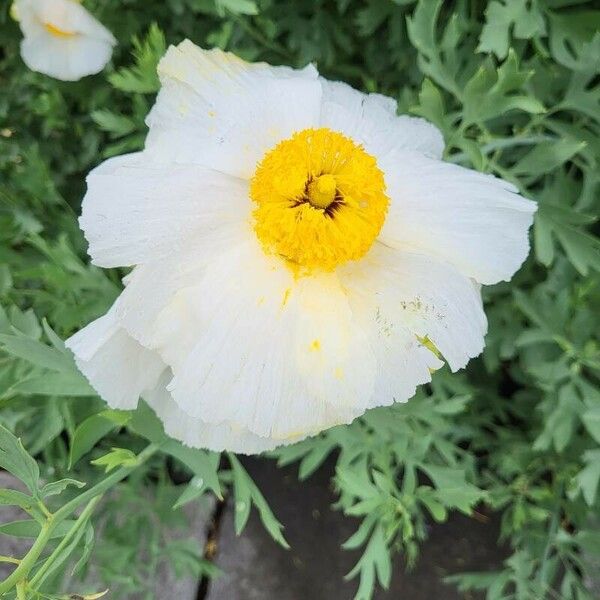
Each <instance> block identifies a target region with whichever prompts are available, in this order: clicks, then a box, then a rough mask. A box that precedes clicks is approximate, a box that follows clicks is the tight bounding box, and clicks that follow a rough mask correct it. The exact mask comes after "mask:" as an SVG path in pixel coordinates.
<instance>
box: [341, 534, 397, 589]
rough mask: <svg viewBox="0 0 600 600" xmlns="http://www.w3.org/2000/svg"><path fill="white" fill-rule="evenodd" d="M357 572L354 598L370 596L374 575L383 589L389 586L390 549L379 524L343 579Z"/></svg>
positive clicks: (390, 570)
mask: <svg viewBox="0 0 600 600" xmlns="http://www.w3.org/2000/svg"><path fill="white" fill-rule="evenodd" d="M358 574H360V584H359V588H358V591H357V594H356V598H365V599H366V598H371V596H372V592H373V588H374V586H375V576H377V580H378V581H379V583H380V584H381V585H382V586H383V587H384V588H385V589H387V588H388V587H389V584H390V580H391V575H392V563H391V560H390V550H389V549H388V547H387V544H386V542H385V536H384V535H383V529H382V528H381V526H379V525H378V526H376V527H375V528H374V529H373V533H372V535H371V537H370V539H369V543H368V544H367V547H366V548H365V551H364V553H363V555H362V556H361V557H360V559H359V561H358V562H357V563H356V565H355V566H354V568H353V569H352V570H351V571H350V572H349V573H348V574H347V575H346V576H345V579H351V578H353V577H355V576H356V575H358Z"/></svg>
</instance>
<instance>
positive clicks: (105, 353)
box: [65, 300, 165, 410]
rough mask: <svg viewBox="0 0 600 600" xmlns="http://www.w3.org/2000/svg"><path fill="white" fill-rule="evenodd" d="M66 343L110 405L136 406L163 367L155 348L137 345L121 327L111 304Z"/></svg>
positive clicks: (117, 406)
mask: <svg viewBox="0 0 600 600" xmlns="http://www.w3.org/2000/svg"><path fill="white" fill-rule="evenodd" d="M118 302H119V301H118V300H117V303H118ZM65 344H66V346H67V348H69V349H70V350H71V351H72V352H73V354H74V355H75V362H76V363H77V367H78V368H79V370H80V371H81V372H82V373H83V374H84V375H85V377H86V378H87V380H88V381H89V382H90V384H91V386H92V387H93V388H94V389H95V390H96V391H97V392H98V394H99V395H100V397H101V398H102V399H103V400H105V401H106V402H107V403H108V404H109V405H110V406H112V407H113V408H118V409H123V410H126V409H132V408H135V407H136V406H137V403H138V398H139V396H140V394H141V393H142V392H144V391H146V390H151V389H153V388H154V387H155V386H156V383H157V381H158V377H159V376H160V374H161V373H162V372H163V370H164V369H165V365H164V363H163V362H162V360H161V358H160V356H159V355H158V354H157V353H156V352H154V351H152V350H147V349H146V348H143V347H142V346H140V345H139V344H138V343H137V342H136V341H135V340H133V339H132V338H131V337H130V336H129V335H127V332H125V331H124V330H123V329H122V328H121V327H120V325H119V322H118V320H117V319H116V318H115V310H114V305H113V307H112V308H111V309H110V310H109V312H108V313H106V314H105V315H104V316H102V317H100V318H99V319H96V320H95V321H92V322H91V323H90V324H89V325H87V326H86V327H84V328H83V329H82V330H81V331H79V332H77V333H76V334H75V335H73V336H72V337H70V338H69V339H68V340H67V341H66V342H65Z"/></svg>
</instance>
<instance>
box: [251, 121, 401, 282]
mask: <svg viewBox="0 0 600 600" xmlns="http://www.w3.org/2000/svg"><path fill="white" fill-rule="evenodd" d="M250 196H251V197H252V200H253V201H254V203H255V209H254V212H253V216H254V230H255V231H256V235H257V236H258V238H259V240H260V241H261V243H262V244H263V247H264V248H265V251H267V252H270V253H275V254H279V255H280V256H281V257H282V258H284V259H285V260H286V261H288V262H289V263H290V266H292V267H293V268H294V269H298V268H300V270H301V273H302V274H305V273H307V272H311V271H314V270H325V271H330V270H333V269H335V267H337V266H338V265H341V264H343V263H345V262H347V261H349V260H357V259H359V258H361V257H362V256H363V255H364V254H365V253H366V252H367V251H368V250H369V248H370V247H371V245H372V244H373V242H374V241H375V238H376V237H377V235H378V234H379V231H380V230H381V227H382V225H383V222H384V221H385V216H386V213H387V208H388V204H389V198H388V197H387V196H386V194H385V182H384V179H383V173H382V172H381V170H380V169H379V168H378V166H377V162H376V161H375V159H374V158H373V157H372V156H371V155H370V154H367V153H366V152H365V151H364V150H363V148H362V147H361V146H359V145H357V144H355V143H354V142H353V141H352V140H351V139H350V138H347V137H346V136H344V135H342V134H341V133H337V132H335V131H332V130H331V129H327V128H325V127H322V128H320V129H304V130H303V131H299V132H297V133H295V134H294V135H293V136H292V137H291V138H288V139H286V140H283V141H282V142H280V143H279V144H277V146H275V147H274V148H273V149H271V150H270V151H268V152H267V153H266V154H265V156H264V157H263V159H262V160H261V162H260V163H259V164H258V167H257V169H256V172H255V173H254V176H253V177H252V181H251V184H250Z"/></svg>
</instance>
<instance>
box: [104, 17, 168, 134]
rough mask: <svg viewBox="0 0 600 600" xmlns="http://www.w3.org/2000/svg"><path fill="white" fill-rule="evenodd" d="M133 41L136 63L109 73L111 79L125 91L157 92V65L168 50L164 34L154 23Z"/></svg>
mask: <svg viewBox="0 0 600 600" xmlns="http://www.w3.org/2000/svg"><path fill="white" fill-rule="evenodd" d="M132 43H133V56H134V58H135V65H134V66H133V67H123V68H121V69H119V70H118V71H117V72H116V73H113V74H112V75H109V77H108V79H109V81H110V82H111V83H112V85H114V86H115V87H116V88H117V89H119V90H121V91H123V92H135V93H138V94H152V93H154V92H157V91H158V89H159V87H160V82H159V80H158V74H157V72H156V67H157V65H158V61H159V60H160V59H161V58H162V56H163V54H164V53H165V51H166V43H165V36H164V34H163V33H162V31H161V30H160V29H159V27H158V25H156V24H155V23H153V24H152V25H151V26H150V29H149V30H148V33H147V35H146V37H145V38H144V39H143V40H140V39H139V38H137V37H134V38H133V40H132ZM105 124H106V121H105ZM113 124H114V123H113Z"/></svg>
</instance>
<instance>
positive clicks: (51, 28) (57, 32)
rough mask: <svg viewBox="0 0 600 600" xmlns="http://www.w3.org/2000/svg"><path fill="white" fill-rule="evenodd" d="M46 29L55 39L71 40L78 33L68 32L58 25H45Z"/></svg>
mask: <svg viewBox="0 0 600 600" xmlns="http://www.w3.org/2000/svg"><path fill="white" fill-rule="evenodd" d="M44 28H45V29H46V31H47V32H48V33H49V34H50V35H53V36H54V37H61V38H69V37H73V36H76V35H77V32H75V31H66V30H64V29H61V28H60V27H57V26H56V25H52V23H44Z"/></svg>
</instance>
